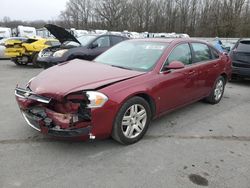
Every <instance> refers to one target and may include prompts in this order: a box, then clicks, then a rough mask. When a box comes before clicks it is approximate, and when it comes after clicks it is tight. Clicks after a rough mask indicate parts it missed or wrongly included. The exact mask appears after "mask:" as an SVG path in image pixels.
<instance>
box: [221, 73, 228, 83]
mask: <svg viewBox="0 0 250 188" xmlns="http://www.w3.org/2000/svg"><path fill="white" fill-rule="evenodd" d="M221 76H222V77H223V78H224V79H225V81H226V83H227V82H228V76H227V74H226V73H224V72H223V73H221Z"/></svg>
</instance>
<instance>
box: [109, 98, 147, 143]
mask: <svg viewBox="0 0 250 188" xmlns="http://www.w3.org/2000/svg"><path fill="white" fill-rule="evenodd" d="M150 121H151V110H150V107H149V104H148V102H147V101H146V100H144V99H143V98H141V97H133V98H131V99H129V100H128V101H126V102H125V103H124V104H123V106H122V107H121V109H120V110H119V112H118V114H117V117H116V119H115V122H114V126H113V131H112V137H113V139H115V140H116V141H118V142H120V143H122V144H126V145H128V144H133V143H136V142H138V141H139V140H140V139H141V138H142V137H143V136H144V135H145V133H146V132H147V129H148V126H149V124H150Z"/></svg>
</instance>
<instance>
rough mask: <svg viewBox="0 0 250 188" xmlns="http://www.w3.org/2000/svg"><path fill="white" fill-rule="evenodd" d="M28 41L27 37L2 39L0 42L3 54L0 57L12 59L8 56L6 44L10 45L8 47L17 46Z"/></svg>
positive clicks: (0, 49)
mask: <svg viewBox="0 0 250 188" xmlns="http://www.w3.org/2000/svg"><path fill="white" fill-rule="evenodd" d="M26 40H27V38H25V37H10V38H4V39H2V40H1V42H0V54H1V56H0V57H2V58H10V57H9V56H7V54H6V42H7V43H8V45H11V46H17V45H19V44H21V43H22V42H24V41H26ZM17 51H18V49H17Z"/></svg>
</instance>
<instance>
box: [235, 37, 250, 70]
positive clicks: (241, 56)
mask: <svg viewBox="0 0 250 188" xmlns="http://www.w3.org/2000/svg"><path fill="white" fill-rule="evenodd" d="M232 59H233V66H235V67H242V68H250V40H241V41H239V42H238V43H237V44H236V47H235V48H234V49H233V51H232Z"/></svg>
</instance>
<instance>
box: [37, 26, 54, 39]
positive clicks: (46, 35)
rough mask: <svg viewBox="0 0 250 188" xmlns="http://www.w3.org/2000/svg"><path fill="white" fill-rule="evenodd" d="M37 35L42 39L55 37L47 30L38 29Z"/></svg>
mask: <svg viewBox="0 0 250 188" xmlns="http://www.w3.org/2000/svg"><path fill="white" fill-rule="evenodd" d="M36 34H37V36H38V37H41V38H53V37H54V36H53V35H52V34H51V33H50V32H49V31H48V30H47V29H46V28H40V29H36Z"/></svg>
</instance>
